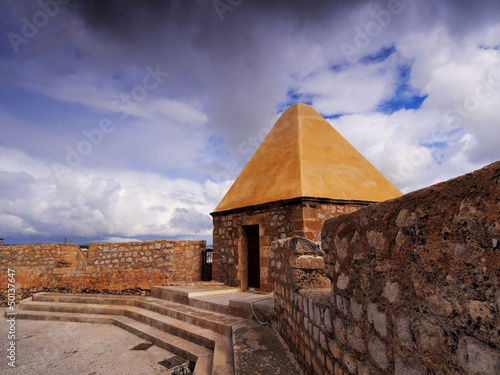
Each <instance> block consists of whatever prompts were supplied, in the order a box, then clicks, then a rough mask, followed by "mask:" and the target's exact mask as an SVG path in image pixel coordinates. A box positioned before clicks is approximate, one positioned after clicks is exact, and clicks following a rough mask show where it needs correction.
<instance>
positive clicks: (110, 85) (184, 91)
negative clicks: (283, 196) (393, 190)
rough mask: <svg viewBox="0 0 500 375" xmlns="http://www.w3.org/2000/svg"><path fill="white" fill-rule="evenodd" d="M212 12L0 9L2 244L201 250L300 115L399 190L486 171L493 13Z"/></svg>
mask: <svg viewBox="0 0 500 375" xmlns="http://www.w3.org/2000/svg"><path fill="white" fill-rule="evenodd" d="M222 1H224V0H222ZM218 4H219V3H218V2H216V1H203V0H200V1H197V2H191V1H162V2H156V1H141V2H136V1H118V0H107V1H99V0H42V1H27V0H0V31H1V32H0V35H1V38H0V126H1V137H0V237H3V238H5V242H6V243H25V242H62V241H63V240H64V238H68V241H69V242H76V243H88V242H95V241H117V240H130V239H155V238H170V239H206V240H207V241H208V242H209V243H210V242H211V230H212V225H211V218H210V216H209V213H210V212H211V211H213V210H214V209H215V207H216V206H217V204H218V202H219V201H220V200H221V199H222V197H223V195H224V194H225V192H226V191H227V189H228V188H229V187H230V186H231V183H232V182H233V181H234V179H235V178H236V177H237V175H238V173H239V172H240V171H241V169H242V168H243V167H244V165H245V163H246V162H247V161H248V160H249V158H250V157H251V156H252V154H253V152H254V151H255V150H256V149H257V147H258V145H259V144H260V142H261V141H262V140H263V139H264V137H265V136H266V134H267V132H268V131H269V130H270V128H271V127H272V125H273V124H274V123H275V122H276V120H277V119H278V118H279V116H280V114H281V113H282V111H283V110H284V109H286V108H287V107H288V106H289V105H292V104H294V103H296V102H304V103H307V104H310V105H312V106H313V107H314V108H315V109H317V110H318V111H319V112H320V113H321V114H322V115H323V116H324V117H325V118H327V119H328V121H329V122H330V123H331V124H332V126H334V127H335V128H336V129H337V130H338V131H339V132H340V133H341V134H342V135H343V136H344V137H345V138H347V140H348V141H349V142H351V143H352V144H353V145H354V146H355V147H356V148H357V149H358V150H359V151H360V152H361V153H363V154H364V155H365V156H366V157H367V158H368V160H370V161H371V162H372V163H373V164H374V165H375V166H376V167H377V168H378V169H379V170H380V171H381V172H382V173H384V174H385V175H386V176H387V177H388V178H389V179H390V180H391V181H392V182H393V183H394V184H395V185H396V186H398V187H399V188H400V189H401V190H402V191H403V192H409V191H412V190H416V189H419V188H421V187H425V186H429V185H431V184H433V183H436V182H439V181H443V180H446V179H449V178H452V177H456V176H458V175H461V174H464V173H467V172H471V171H473V170H475V169H478V168H481V167H482V166H484V165H487V164H489V163H491V162H494V161H497V160H499V159H500V151H499V147H498V141H499V140H500V124H499V121H500V120H499V118H500V116H499V112H498V102H499V99H500V50H499V48H498V46H499V44H500V21H499V20H498V17H497V15H498V14H499V10H500V9H499V4H498V3H497V2H492V1H486V0H484V1H475V2H471V1H466V0H462V1H452V0H447V1H440V2H433V1H430V0H423V1H418V2H417V1H412V0H401V1H398V0H390V1H350V2H343V1H326V0H324V1H323V0H317V1H315V2H304V1H298V0H292V1H260V0H255V1H245V0H244V1H241V2H235V1H233V2H230V3H227V4H229V5H228V6H227V7H224V8H221V7H220V6H218ZM224 9H225V10H224ZM270 178H272V177H270Z"/></svg>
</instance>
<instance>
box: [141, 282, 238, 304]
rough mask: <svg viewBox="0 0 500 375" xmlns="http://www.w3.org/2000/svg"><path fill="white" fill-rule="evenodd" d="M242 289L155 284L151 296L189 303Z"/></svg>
mask: <svg viewBox="0 0 500 375" xmlns="http://www.w3.org/2000/svg"><path fill="white" fill-rule="evenodd" d="M240 291H241V290H240V289H239V288H235V287H229V286H224V285H222V286H198V287H193V286H189V287H182V286H153V287H151V296H152V297H155V298H160V299H164V300H167V301H172V302H177V303H182V304H184V305H189V299H190V298H193V297H201V296H218V295H222V294H234V293H239V292H240Z"/></svg>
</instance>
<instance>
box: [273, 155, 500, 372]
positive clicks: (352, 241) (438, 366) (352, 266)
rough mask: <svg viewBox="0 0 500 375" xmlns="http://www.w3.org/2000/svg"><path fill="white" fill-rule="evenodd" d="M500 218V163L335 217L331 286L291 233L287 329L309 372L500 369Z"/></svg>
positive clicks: (282, 299)
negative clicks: (316, 283) (313, 282)
mask: <svg viewBox="0 0 500 375" xmlns="http://www.w3.org/2000/svg"><path fill="white" fill-rule="evenodd" d="M499 219H500V162H499V163H495V164H492V165H490V166H488V167H486V168H483V169H481V170H479V171H476V172H474V173H472V174H468V175H465V176H461V177H459V178H456V179H453V180H450V181H447V182H444V183H440V184H437V185H434V186H431V187H429V188H426V189H422V190H419V191H416V192H413V193H410V194H407V195H405V196H403V197H401V198H398V199H393V200H389V201H386V202H383V203H380V204H376V205H372V206H369V207H366V208H362V209H360V210H358V211H356V212H354V213H351V214H346V215H342V216H338V217H335V218H331V219H329V220H327V221H326V222H325V224H324V225H323V229H322V250H323V251H324V252H325V254H326V255H325V257H324V259H325V266H324V272H325V276H327V277H328V278H329V279H330V280H331V288H330V290H329V291H328V290H325V289H321V290H317V289H304V287H306V286H307V284H304V283H298V284H297V281H298V280H296V279H294V277H293V274H294V272H293V269H294V267H284V268H283V264H295V263H296V262H297V261H296V260H295V259H296V258H297V255H298V253H297V251H296V250H294V248H295V247H296V246H297V245H296V244H297V243H298V242H296V244H295V245H294V244H293V243H292V242H291V240H290V239H288V240H286V241H280V242H279V243H277V244H276V245H275V247H274V248H276V250H274V248H273V252H276V253H277V254H278V255H274V256H275V257H276V260H278V259H280V258H279V257H280V256H282V258H281V259H280V265H281V269H280V268H279V266H278V263H277V262H276V263H273V267H272V268H273V274H274V275H275V281H274V282H275V293H276V296H277V302H276V303H275V314H276V325H277V328H278V330H279V332H280V333H281V335H282V336H283V338H284V339H285V341H286V342H287V343H288V345H289V347H290V349H291V350H292V352H293V353H294V355H295V356H296V357H297V359H298V360H299V361H301V362H302V363H303V364H304V365H305V367H304V370H305V371H306V373H316V374H331V373H335V374H397V375H408V374H412V375H420V374H443V375H444V374H483V375H484V374H491V375H493V374H499V373H500V330H499V327H500V250H499V245H498V240H499V238H500V220H499ZM304 240H305V239H304ZM279 254H281V255H279ZM283 272H284V273H285V275H288V276H283V275H282V274H283ZM301 288H302V289H301Z"/></svg>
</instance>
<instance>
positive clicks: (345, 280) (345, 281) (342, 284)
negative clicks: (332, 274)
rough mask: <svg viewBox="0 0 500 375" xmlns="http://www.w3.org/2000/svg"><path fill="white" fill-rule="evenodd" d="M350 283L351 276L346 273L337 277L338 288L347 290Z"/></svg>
mask: <svg viewBox="0 0 500 375" xmlns="http://www.w3.org/2000/svg"><path fill="white" fill-rule="evenodd" d="M348 285H349V276H347V275H346V274H341V275H339V277H338V278H337V288H338V289H340V290H345V289H347V286H348Z"/></svg>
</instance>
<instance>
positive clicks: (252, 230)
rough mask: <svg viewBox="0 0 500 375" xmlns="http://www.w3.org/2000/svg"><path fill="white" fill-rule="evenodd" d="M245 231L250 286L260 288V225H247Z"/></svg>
mask: <svg viewBox="0 0 500 375" xmlns="http://www.w3.org/2000/svg"><path fill="white" fill-rule="evenodd" d="M245 232H246V235H247V256H248V287H249V288H260V246H259V226H258V225H249V226H246V227H245Z"/></svg>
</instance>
